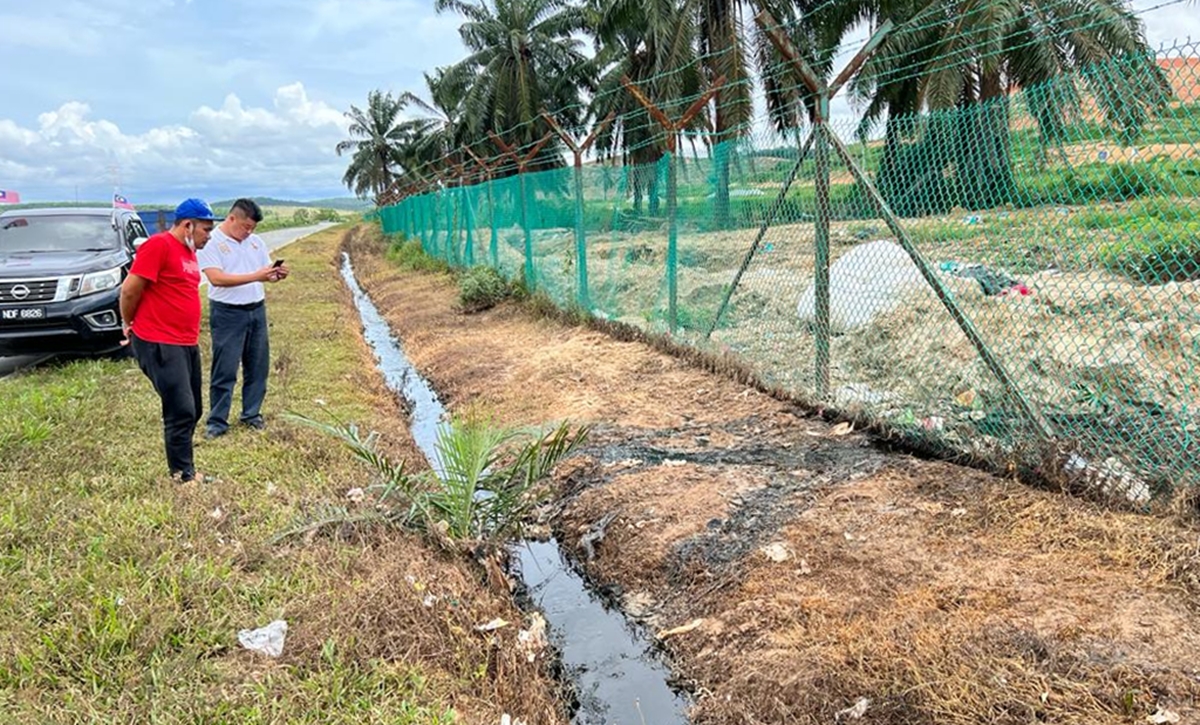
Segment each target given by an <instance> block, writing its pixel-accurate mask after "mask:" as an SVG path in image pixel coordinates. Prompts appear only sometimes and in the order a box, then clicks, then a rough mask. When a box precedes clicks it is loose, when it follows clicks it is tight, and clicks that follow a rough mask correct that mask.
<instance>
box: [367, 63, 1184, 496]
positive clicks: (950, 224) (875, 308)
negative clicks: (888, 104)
mask: <svg viewBox="0 0 1200 725" xmlns="http://www.w3.org/2000/svg"><path fill="white" fill-rule="evenodd" d="M1197 55H1198V53H1197V47H1195V46H1193V45H1190V44H1183V45H1180V46H1178V47H1176V48H1175V49H1174V50H1172V51H1171V52H1167V53H1162V54H1160V56H1159V58H1158V59H1157V61H1156V63H1154V64H1150V65H1153V66H1154V67H1156V68H1157V69H1158V70H1157V71H1153V70H1152V71H1151V72H1149V74H1147V71H1146V70H1145V68H1146V66H1147V64H1146V63H1144V62H1143V61H1144V59H1140V60H1139V61H1138V62H1137V63H1133V62H1129V63H1110V64H1107V65H1098V66H1095V67H1089V68H1088V70H1087V71H1086V72H1084V73H1080V74H1076V75H1071V76H1062V77H1059V78H1058V79H1056V80H1054V81H1052V82H1049V83H1046V84H1042V85H1039V86H1037V87H1031V88H1029V89H1025V90H1020V89H1010V90H1011V92H1006V93H1002V94H999V96H998V97H996V98H994V99H992V100H989V101H986V102H982V103H975V104H971V105H969V106H966V107H963V108H959V109H956V110H953V111H946V112H939V113H934V114H930V113H924V114H920V115H916V116H912V117H908V118H907V119H900V118H898V119H895V120H894V121H890V122H888V123H887V124H886V126H887V129H886V133H885V134H883V135H882V136H881V137H879V138H871V137H870V136H866V137H863V136H861V135H859V134H857V133H856V131H857V130H858V128H857V125H856V124H841V123H838V122H836V121H834V122H829V123H825V124H821V125H819V126H817V127H814V128H810V129H808V130H807V131H806V132H805V133H801V134H798V135H797V136H796V137H795V138H794V139H790V140H788V141H783V140H781V138H780V137H779V136H776V135H769V136H768V135H765V134H764V135H761V136H759V137H748V138H744V139H741V140H739V141H737V142H731V143H724V144H717V145H713V146H712V147H710V148H708V149H705V148H704V147H703V146H702V145H701V146H700V147H699V148H697V147H696V146H695V145H691V144H689V143H688V140H689V139H687V138H680V139H679V140H680V144H679V149H678V151H677V152H676V153H674V154H671V153H666V154H664V155H662V157H661V159H660V160H659V161H658V162H657V163H652V164H647V165H640V166H638V165H613V164H607V163H589V164H584V165H582V166H580V167H576V168H572V167H570V166H568V167H567V168H562V169H556V170H552V171H541V172H537V173H523V174H513V175H510V176H507V177H506V178H501V179H496V180H493V181H489V182H485V183H475V184H469V185H462V186H458V187H448V188H442V189H440V190H438V191H436V192H435V193H426V194H423V195H420V196H411V197H409V198H407V199H405V200H403V201H402V202H401V203H399V204H396V205H393V206H389V207H386V208H383V209H382V210H381V217H382V223H383V226H384V230H385V231H387V232H389V233H395V232H402V233H404V234H405V235H407V236H409V237H412V238H417V239H420V240H421V242H422V244H423V245H424V247H425V249H426V250H427V251H428V252H429V253H431V254H434V255H437V256H439V257H441V258H443V259H445V260H446V261H448V262H450V263H451V264H453V265H458V266H463V265H471V264H489V265H492V266H494V267H496V268H497V269H499V270H500V271H501V272H502V273H503V274H505V275H506V276H508V277H510V278H514V279H518V278H523V279H525V280H526V281H527V284H528V285H529V286H530V287H531V288H533V289H535V290H537V291H540V292H543V293H545V294H546V295H548V296H550V297H551V298H552V299H553V300H554V301H555V302H557V303H558V304H560V305H563V306H571V307H580V308H583V309H586V310H587V311H588V312H590V314H592V315H594V316H596V317H599V318H603V319H607V320H613V321H619V322H622V323H628V324H631V325H635V326H637V327H640V328H644V329H646V330H648V331H651V332H655V333H664V334H670V335H672V336H673V338H675V339H676V340H678V341H682V342H684V343H687V344H691V345H695V346H698V347H701V348H704V349H707V350H714V351H727V352H731V353H733V354H735V355H737V356H738V357H740V358H742V359H743V360H745V361H747V362H749V363H750V364H751V365H752V366H753V367H754V368H755V369H756V370H758V371H759V373H760V375H761V377H762V378H763V379H764V380H765V381H767V382H769V383H772V384H777V385H779V386H782V387H784V388H785V389H788V390H790V391H792V392H793V393H795V394H796V396H797V397H798V398H800V399H802V400H806V401H809V402H819V403H823V404H825V405H829V406H833V407H836V408H838V409H841V410H844V411H847V412H850V413H856V414H860V415H863V416H866V417H868V418H870V419H872V420H874V421H876V422H878V423H881V424H885V425H886V426H888V427H889V428H890V429H892V430H894V431H899V432H902V433H904V434H906V435H911V436H917V437H924V438H926V439H928V440H930V441H933V442H935V443H936V444H938V445H941V446H944V447H946V448H948V449H951V450H954V451H959V452H963V453H968V454H971V455H974V456H978V457H980V458H985V459H990V460H991V461H992V462H1001V463H1003V462H1013V463H1017V464H1019V465H1022V466H1025V465H1029V466H1048V465H1049V466H1051V467H1052V468H1054V469H1056V470H1057V471H1059V472H1065V473H1068V474H1075V475H1076V476H1077V477H1079V478H1080V479H1083V480H1090V481H1091V482H1093V483H1096V484H1097V485H1099V486H1101V487H1103V488H1106V489H1107V490H1109V491H1110V492H1113V493H1117V494H1119V495H1123V496H1127V497H1129V498H1131V499H1134V500H1137V501H1145V500H1147V499H1148V498H1149V496H1151V495H1152V494H1155V493H1158V492H1159V491H1161V490H1163V489H1165V488H1169V487H1171V486H1174V485H1177V484H1179V483H1186V482H1194V481H1195V479H1196V477H1197V472H1196V468H1197V466H1196V464H1197V462H1198V461H1200V455H1198V454H1200V445H1198V442H1197V423H1198V422H1200V419H1198V417H1197V411H1196V406H1197V404H1198V403H1200V395H1198V393H1200V390H1198V386H1200V374H1198V369H1197V366H1198V365H1200V281H1198V280H1200V60H1198V59H1197ZM1119 83H1126V84H1128V83H1134V84H1145V85H1146V87H1147V88H1150V89H1158V88H1159V86H1162V85H1163V84H1164V83H1165V84H1168V85H1169V86H1170V92H1169V93H1166V94H1165V95H1164V102H1163V103H1160V104H1157V108H1155V109H1154V110H1153V111H1152V112H1149V113H1144V112H1143V111H1142V110H1141V109H1142V107H1140V106H1139V107H1138V108H1124V109H1122V108H1115V109H1114V104H1116V103H1118V101H1116V100H1114V98H1115V96H1114V95H1113V94H1110V93H1108V92H1107V91H1106V90H1105V88H1106V87H1108V86H1110V85H1113V84H1119ZM1156 84H1157V85H1156ZM1146 92H1147V93H1149V92H1159V90H1152V91H1146ZM1048 107H1053V108H1055V109H1057V110H1056V111H1055V114H1054V115H1053V116H1050V115H1048V113H1047V110H1046V109H1047V108H1048ZM1063 108H1067V109H1069V112H1068V113H1061V109H1063ZM1122 113H1124V114H1125V115H1124V116H1123V115H1122ZM1139 114H1142V115H1139ZM693 139H694V137H693ZM824 259H828V264H829V267H828V276H827V277H826V276H825V275H823V274H820V273H819V272H820V270H821V268H822V267H823V260H824Z"/></svg>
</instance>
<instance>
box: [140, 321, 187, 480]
mask: <svg viewBox="0 0 1200 725" xmlns="http://www.w3.org/2000/svg"><path fill="white" fill-rule="evenodd" d="M130 340H131V342H130V344H131V345H133V356H134V357H135V358H137V361H138V367H140V368H141V369H142V372H143V373H145V374H146V377H148V378H150V382H151V383H152V384H153V385H154V390H155V392H157V393H158V397H159V398H160V399H162V421H163V442H164V443H165V444H166V449H167V469H168V470H169V471H170V472H171V473H172V474H176V473H179V474H182V476H183V478H185V479H189V478H191V477H192V476H193V475H195V473H196V464H195V462H194V461H193V460H192V435H193V434H194V433H195V432H196V424H197V423H199V422H200V411H201V410H202V409H203V407H204V401H203V399H202V398H201V397H200V348H199V346H196V345H167V344H163V343H158V342H146V341H145V340H140V339H138V338H137V337H136V336H134V335H130Z"/></svg>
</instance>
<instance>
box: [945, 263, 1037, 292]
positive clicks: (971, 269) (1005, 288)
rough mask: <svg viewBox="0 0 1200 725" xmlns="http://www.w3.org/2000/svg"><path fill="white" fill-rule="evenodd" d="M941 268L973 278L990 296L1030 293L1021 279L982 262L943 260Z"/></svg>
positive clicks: (946, 271)
mask: <svg viewBox="0 0 1200 725" xmlns="http://www.w3.org/2000/svg"><path fill="white" fill-rule="evenodd" d="M938 267H939V269H941V270H942V271H943V272H945V273H947V274H952V275H954V276H955V277H962V278H964V279H973V280H975V281H976V282H978V283H979V286H980V287H981V288H983V293H984V294H985V295H987V296H989V297H994V296H997V295H1006V294H1016V295H1020V296H1022V297H1025V296H1028V295H1029V294H1030V292H1029V288H1028V287H1026V286H1025V285H1024V284H1022V283H1021V282H1020V281H1018V280H1016V279H1013V278H1012V277H1010V276H1009V275H1008V274H1006V273H1004V272H1001V271H1000V270H998V269H992V268H990V267H985V266H983V265H982V264H977V263H967V264H964V263H962V262H942V263H941V264H940V265H938Z"/></svg>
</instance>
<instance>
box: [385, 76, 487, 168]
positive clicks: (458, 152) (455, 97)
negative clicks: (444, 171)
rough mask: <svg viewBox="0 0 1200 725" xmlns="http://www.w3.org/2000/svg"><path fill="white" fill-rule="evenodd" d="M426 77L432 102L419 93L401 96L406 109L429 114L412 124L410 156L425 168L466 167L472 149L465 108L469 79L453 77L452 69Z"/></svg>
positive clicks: (410, 128)
mask: <svg viewBox="0 0 1200 725" xmlns="http://www.w3.org/2000/svg"><path fill="white" fill-rule="evenodd" d="M424 76H425V88H426V90H427V92H428V94H429V100H428V101H426V100H425V99H424V98H421V97H420V96H418V95H416V94H415V93H410V92H405V93H402V94H401V95H400V100H401V101H402V102H403V103H404V104H405V105H407V106H410V107H414V108H418V109H420V110H421V111H424V112H425V113H426V114H428V116H426V117H423V118H416V119H413V120H412V121H411V122H410V125H409V136H410V150H409V154H410V155H411V157H412V158H413V160H414V161H417V162H418V163H420V164H422V165H430V164H435V163H438V162H441V161H443V160H449V161H450V162H451V163H454V164H459V163H462V162H463V161H464V160H465V159H464V156H465V151H464V149H465V147H467V146H470V145H472V144H471V143H470V141H471V140H472V139H471V138H470V136H469V129H468V127H467V116H466V108H465V106H466V96H467V90H468V88H467V86H466V84H465V83H464V80H465V76H464V75H463V74H456V73H451V72H450V69H448V68H436V69H434V71H433V74H432V75H430V74H429V73H425V74H424Z"/></svg>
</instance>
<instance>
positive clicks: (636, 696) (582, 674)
mask: <svg viewBox="0 0 1200 725" xmlns="http://www.w3.org/2000/svg"><path fill="white" fill-rule="evenodd" d="M342 277H343V278H344V279H345V280H346V285H347V286H348V287H349V288H350V291H351V292H352V293H353V295H354V305H355V307H357V308H358V312H359V315H360V316H361V318H362V326H363V337H364V338H365V339H366V341H367V343H368V344H369V345H370V346H371V349H372V350H373V351H374V353H375V359H376V361H377V363H378V366H379V370H380V372H381V373H383V377H384V381H385V382H386V383H387V385H388V387H389V388H390V389H391V390H393V391H394V392H396V393H397V394H398V395H400V396H401V398H402V399H403V404H404V406H405V407H406V408H407V411H408V415H409V420H410V427H411V430H412V435H413V438H414V440H415V441H416V443H417V446H418V447H420V449H421V451H422V452H424V454H425V456H426V457H427V458H428V459H429V464H430V466H431V467H432V468H433V469H434V471H435V472H437V473H441V471H442V467H441V461H440V460H439V458H438V453H437V445H436V443H437V437H438V432H439V431H440V430H441V428H442V426H444V425H446V422H445V408H444V407H443V406H442V403H441V401H440V400H439V399H438V396H437V393H436V392H435V391H434V390H433V388H432V387H430V385H429V383H428V382H427V381H426V380H425V379H424V378H422V377H421V376H420V374H419V373H418V372H417V371H416V369H415V368H413V366H412V363H411V362H409V360H408V358H407V357H405V355H404V351H403V350H402V349H401V347H400V342H399V341H398V340H397V339H396V336H395V335H394V334H392V331H391V328H390V327H389V326H388V324H387V321H386V320H384V319H383V316H382V315H380V314H379V310H378V309H377V308H376V307H375V305H374V304H373V303H372V302H371V300H370V298H369V297H368V296H367V294H366V293H365V292H364V291H363V289H362V287H360V286H359V284H358V281H357V279H355V277H354V269H353V266H352V264H351V262H350V256H349V255H348V254H344V255H343V261H342ZM512 554H513V556H514V558H515V559H516V560H517V564H518V565H517V571H518V573H519V575H520V577H521V579H522V582H523V584H524V587H525V593H526V594H527V596H528V599H529V601H530V602H531V603H532V604H533V605H534V606H536V607H537V608H538V609H540V610H541V612H542V613H543V616H545V618H546V623H547V624H548V625H549V635H550V641H551V643H552V644H553V645H554V647H555V648H556V649H557V651H558V653H559V656H560V659H561V663H562V669H563V672H564V674H565V677H566V679H567V680H568V683H567V684H568V685H569V686H570V688H571V689H572V691H573V693H574V696H575V700H576V707H575V711H574V715H573V718H572V721H573V722H574V723H575V724H576V725H677V724H684V723H687V722H688V719H687V709H688V701H687V699H686V698H685V697H684V696H683V695H682V694H680V693H679V692H678V691H677V690H675V689H673V688H672V687H671V686H670V685H669V684H668V683H669V681H670V678H671V674H670V670H668V668H667V667H666V665H664V664H663V663H662V662H661V660H660V658H659V657H658V656H657V654H656V653H655V651H654V647H653V645H652V644H651V642H650V640H649V639H648V638H647V637H646V634H645V632H644V631H643V630H642V628H640V627H638V626H635V625H633V624H631V623H630V622H629V621H628V620H627V619H626V618H625V617H624V615H622V614H621V612H620V611H618V610H617V609H614V608H612V607H610V606H608V604H607V603H606V601H605V599H604V598H603V597H601V596H600V595H599V594H598V593H597V592H596V591H594V589H593V588H592V587H591V586H589V585H588V583H587V581H586V580H585V579H584V578H583V577H582V576H580V574H579V573H578V572H577V571H576V569H575V567H573V566H572V565H571V562H570V561H569V560H568V559H567V557H566V556H565V555H564V553H563V551H562V549H561V548H560V547H559V546H558V544H557V542H555V541H553V540H551V541H549V542H542V541H525V542H521V543H519V544H516V545H514V547H513V550H512ZM514 715H519V713H514Z"/></svg>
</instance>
